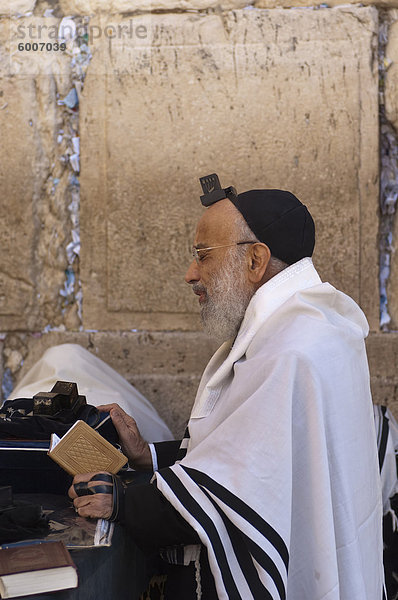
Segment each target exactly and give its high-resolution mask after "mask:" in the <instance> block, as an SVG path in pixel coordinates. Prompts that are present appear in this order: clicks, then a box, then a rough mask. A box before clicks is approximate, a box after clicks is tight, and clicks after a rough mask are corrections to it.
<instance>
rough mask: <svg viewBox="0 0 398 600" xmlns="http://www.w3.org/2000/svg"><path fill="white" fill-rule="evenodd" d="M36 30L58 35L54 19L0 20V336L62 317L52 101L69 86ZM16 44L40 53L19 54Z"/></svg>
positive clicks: (62, 218)
mask: <svg viewBox="0 0 398 600" xmlns="http://www.w3.org/2000/svg"><path fill="white" fill-rule="evenodd" d="M40 26H43V27H44V26H46V28H48V27H53V28H54V30H56V29H57V27H58V21H57V20H56V19H37V18H34V17H31V18H21V19H1V20H0V46H1V50H2V51H1V52H0V130H1V145H0V186H1V190H2V194H1V201H0V220H1V224H2V227H1V230H0V242H1V249H2V252H1V256H0V331H9V330H15V329H17V330H37V329H42V328H43V327H44V326H46V325H47V324H51V325H58V324H59V322H60V320H61V319H62V316H61V300H62V298H61V296H60V290H61V289H62V288H63V285H64V281H65V269H66V267H67V265H68V262H67V258H66V253H65V246H66V245H67V243H68V242H69V241H70V240H69V239H68V234H69V235H70V230H71V227H72V225H71V219H70V212H69V211H68V208H67V206H68V197H69V195H68V194H69V193H68V172H67V168H66V166H65V159H66V158H67V156H66V153H65V155H64V151H65V146H64V143H60V144H58V143H57V136H58V133H59V131H60V130H63V127H64V113H63V108H62V107H61V106H59V105H58V100H61V99H62V97H63V96H62V95H61V94H62V91H63V86H64V85H65V82H69V86H70V60H71V59H70V57H69V56H67V55H66V54H65V53H63V52H50V51H47V50H46V48H45V43H46V42H48V41H50V42H51V41H52V42H53V41H54V40H53V39H52V40H51V39H50V40H49V39H48V37H46V34H44V33H43V37H41V38H40V37H38V27H40ZM43 32H48V29H44V30H43ZM19 43H23V44H25V43H26V44H30V47H32V44H33V43H35V44H39V43H40V44H43V48H41V47H40V46H39V45H38V48H39V50H38V51H32V50H31V51H29V46H28V47H27V48H28V50H21V51H20V50H19V49H18V44H19ZM40 48H41V49H40ZM65 129H66V128H65ZM67 133H68V134H69V133H70V130H68V131H67Z"/></svg>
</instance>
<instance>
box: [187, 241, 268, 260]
mask: <svg viewBox="0 0 398 600" xmlns="http://www.w3.org/2000/svg"><path fill="white" fill-rule="evenodd" d="M243 244H257V242H256V241H250V242H235V243H234V244H224V245H223V246H210V247H209V248H196V247H195V246H193V247H192V256H193V258H194V259H195V260H196V262H197V264H199V263H200V261H201V260H202V259H203V258H204V257H203V256H201V255H200V252H209V250H216V249H217V248H230V247H231V246H242V245H243Z"/></svg>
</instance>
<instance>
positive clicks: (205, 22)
mask: <svg viewBox="0 0 398 600" xmlns="http://www.w3.org/2000/svg"><path fill="white" fill-rule="evenodd" d="M109 22H110V21H109V20H108V21H107V20H106V18H105V17H102V18H101V17H97V18H96V19H93V20H91V21H90V25H92V26H94V25H96V26H97V27H100V28H101V31H102V32H104V31H106V24H107V23H109ZM112 23H113V28H114V29H113V30H112V31H113V32H114V35H111V37H112V38H113V39H110V37H109V35H108V37H107V36H106V35H102V36H97V38H96V39H93V44H92V51H93V60H92V62H91V64H90V68H89V71H88V75H87V78H86V81H85V87H84V94H83V99H82V104H81V111H82V120H81V123H82V132H81V137H82V153H83V155H82V174H81V183H82V209H81V221H82V242H83V243H82V252H83V254H82V279H83V287H84V308H83V322H84V326H85V327H87V328H99V329H114V328H120V329H129V328H133V329H134V328H136V329H159V328H160V329H176V328H182V329H184V328H185V329H186V328H188V329H192V328H197V327H198V326H199V322H198V319H197V312H196V311H197V308H196V304H195V303H194V301H193V299H192V298H191V297H190V294H189V293H188V292H187V290H186V289H185V288H186V285H185V284H184V283H183V282H182V276H183V273H184V270H185V268H186V267H187V265H188V263H189V257H188V249H189V245H190V243H192V239H193V235H194V229H195V222H196V220H197V218H198V216H199V215H200V214H201V212H202V209H201V206H200V203H199V194H200V187H199V182H198V177H199V176H201V175H205V174H207V173H211V172H214V171H216V172H217V173H218V174H219V175H220V178H221V181H222V183H223V184H224V185H231V184H233V185H235V186H236V187H237V188H238V191H243V190H245V189H249V188H254V187H279V188H282V189H290V190H291V191H293V192H294V193H296V194H297V196H298V197H299V198H300V199H301V200H302V201H303V202H305V203H306V204H307V205H308V206H309V208H310V210H311V211H312V212H313V214H314V217H315V220H316V222H317V230H318V235H317V247H316V252H315V262H316V265H317V266H318V267H319V270H320V272H321V274H322V276H323V278H324V279H326V280H329V281H330V282H332V283H333V284H335V285H336V286H338V287H340V288H341V289H343V290H344V291H345V292H347V293H349V294H350V295H352V296H353V297H354V298H355V299H356V300H357V301H359V302H360V304H361V306H362V307H363V309H364V310H365V312H366V314H367V316H368V318H369V320H370V323H371V326H372V328H374V329H377V328H378V312H379V308H378V284H377V270H376V265H377V260H378V253H377V214H378V204H377V196H378V160H379V159H378V77H377V59H376V56H377V53H376V45H377V11H376V10H375V9H371V8H347V7H345V8H344V9H335V10H332V11H331V10H318V11H285V10H274V11H267V10H242V11H234V12H231V13H227V14H224V15H223V16H222V17H221V16H218V15H203V14H200V15H199V14H175V15H170V14H167V15H166V14H164V15H157V14H156V15H155V14H153V15H150V16H140V17H134V18H130V19H120V18H119V20H113V21H112ZM119 26H120V27H119ZM123 27H124V28H125V29H124V31H125V33H124V35H122V34H121V31H123ZM138 28H140V29H139V31H140V32H141V34H142V35H140V36H138V35H136V32H137V30H138ZM144 30H145V35H143V32H144ZM128 31H130V35H129V34H128ZM108 33H109V32H108ZM101 124H102V125H101ZM369 265H372V268H370V267H369Z"/></svg>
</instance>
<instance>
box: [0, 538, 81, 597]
mask: <svg viewBox="0 0 398 600" xmlns="http://www.w3.org/2000/svg"><path fill="white" fill-rule="evenodd" d="M77 584H78V578H77V570H76V566H75V564H74V562H73V560H72V558H71V555H70V554H69V552H68V550H67V549H66V548H65V545H64V544H63V542H43V543H33V544H29V545H24V546H13V547H10V548H5V549H1V550H0V594H1V597H2V598H15V597H18V596H31V595H33V594H41V593H44V592H55V591H57V590H67V589H70V588H76V587H77Z"/></svg>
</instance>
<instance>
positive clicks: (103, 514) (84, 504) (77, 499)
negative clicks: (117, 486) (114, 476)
mask: <svg viewBox="0 0 398 600" xmlns="http://www.w3.org/2000/svg"><path fill="white" fill-rule="evenodd" d="M93 475H96V473H84V474H83V475H75V477H74V479H73V483H72V485H71V486H70V488H69V490H68V495H69V497H70V498H72V499H73V504H74V507H75V510H76V512H77V513H78V515H79V517H89V518H92V519H109V517H110V516H111V514H112V507H113V496H112V494H93V495H88V496H78V495H77V494H76V490H75V487H74V484H75V483H81V482H88V483H87V487H88V488H90V487H95V486H98V485H106V486H109V487H110V488H112V484H111V483H109V482H107V481H102V480H101V479H100V478H98V479H96V480H95V481H90V479H91V478H92V477H93Z"/></svg>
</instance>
